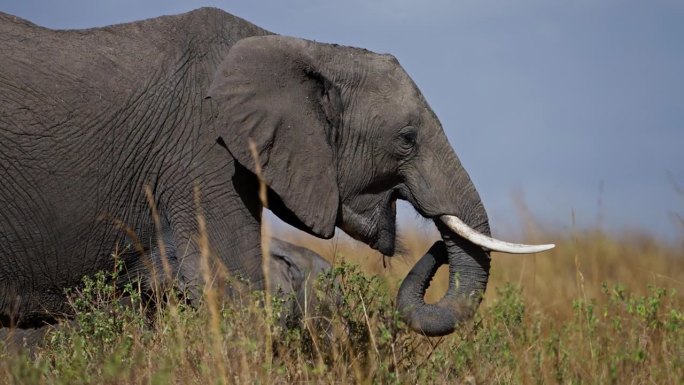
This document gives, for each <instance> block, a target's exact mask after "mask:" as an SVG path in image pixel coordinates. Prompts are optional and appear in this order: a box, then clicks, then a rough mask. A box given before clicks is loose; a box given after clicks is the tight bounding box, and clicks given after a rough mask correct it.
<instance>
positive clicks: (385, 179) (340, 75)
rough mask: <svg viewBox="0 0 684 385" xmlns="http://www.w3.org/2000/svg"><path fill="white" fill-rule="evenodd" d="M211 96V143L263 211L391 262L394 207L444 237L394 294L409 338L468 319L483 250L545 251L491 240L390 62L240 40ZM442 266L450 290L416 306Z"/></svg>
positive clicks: (438, 134) (467, 185) (439, 139)
mask: <svg viewBox="0 0 684 385" xmlns="http://www.w3.org/2000/svg"><path fill="white" fill-rule="evenodd" d="M209 97H210V98H211V99H213V100H214V101H215V103H216V104H215V106H216V108H217V112H216V114H215V125H214V129H215V130H216V133H215V134H216V136H217V137H218V138H219V143H221V144H223V145H224V146H225V147H226V148H227V150H228V151H229V152H230V154H231V155H232V157H233V158H234V159H235V160H236V161H237V162H238V163H240V164H241V165H242V166H244V167H246V168H247V169H249V170H251V171H252V172H257V168H260V170H261V174H262V177H263V179H264V181H265V182H266V184H267V185H268V191H269V207H270V209H271V210H272V211H273V212H274V213H275V214H276V215H278V216H279V217H280V218H282V219H283V220H285V221H286V222H288V223H290V224H292V225H294V226H295V227H297V228H299V229H302V230H304V231H307V232H309V233H311V234H314V235H317V236H319V237H322V238H330V237H332V236H333V234H334V228H335V227H336V226H337V227H339V228H341V229H342V230H343V231H344V232H346V233H347V234H349V235H351V236H352V237H353V238H355V239H357V240H359V241H362V242H364V243H366V244H368V245H370V246H371V247H372V248H374V249H377V250H379V251H380V252H382V253H383V254H385V255H392V254H393V253H394V250H395V214H396V212H395V202H396V200H397V199H403V200H406V201H408V202H409V203H410V204H411V205H412V206H413V207H414V208H415V210H416V211H417V212H418V213H420V215H422V216H424V217H425V218H429V219H431V220H433V221H434V222H435V224H436V225H437V228H438V229H439V231H440V233H441V235H442V239H443V240H442V241H439V242H437V243H436V244H435V245H434V246H433V247H432V248H431V249H430V250H429V251H428V253H427V254H426V255H425V256H424V257H423V258H422V259H421V260H420V261H419V262H418V263H417V264H416V266H415V267H414V268H413V270H412V271H411V272H410V273H409V276H408V277H407V279H406V280H405V282H404V284H403V285H402V287H401V289H400V292H399V296H398V306H399V310H400V312H401V314H402V316H403V318H404V320H405V321H406V322H407V323H408V325H410V327H411V328H413V329H414V330H416V331H419V332H421V333H424V334H426V335H433V336H434V335H444V334H448V333H450V332H452V331H453V330H454V328H455V325H456V324H457V323H458V322H459V321H460V320H463V319H466V318H468V317H469V316H470V315H471V314H472V312H473V311H474V310H475V309H476V307H477V305H478V304H479V301H480V299H481V296H482V293H483V292H484V290H485V288H486V284H487V279H488V275H489V263H490V256H489V251H490V250H499V251H508V252H536V251H541V250H543V249H546V248H549V247H552V246H551V245H547V246H539V247H528V246H525V245H515V244H507V243H505V242H501V241H497V240H494V239H492V238H490V237H489V234H490V230H489V222H488V219H487V214H486V212H485V209H484V206H483V205H482V202H481V200H480V197H479V195H478V193H477V191H476V190H475V187H474V186H473V184H472V182H471V180H470V177H469V176H468V173H467V172H466V171H465V169H464V168H463V167H462V166H461V163H460V161H459V159H458V157H457V156H456V153H455V152H454V150H453V149H452V148H451V146H450V145H449V142H448V140H447V137H446V135H445V134H444V131H443V130H442V126H441V124H440V122H439V120H438V119H437V117H436V116H435V114H434V113H433V111H432V110H431V109H430V107H429V105H428V103H427V102H426V100H425V99H424V97H423V96H422V94H421V93H420V91H419V90H418V88H417V87H416V85H415V84H414V82H413V81H412V80H411V78H410V77H409V76H408V74H407V73H406V72H405V71H404V69H402V67H401V66H400V65H399V62H398V61H397V60H396V59H395V58H394V57H393V56H391V55H381V54H376V53H373V52H370V51H367V50H364V49H358V48H351V47H342V46H337V45H329V44H321V43H316V42H312V41H306V40H301V39H295V38H288V37H281V36H265V37H252V38H247V39H243V40H240V41H238V42H237V43H236V44H235V45H234V46H233V47H232V48H231V50H230V51H229V53H228V55H227V56H226V57H225V58H224V59H223V62H222V63H221V65H220V66H219V69H218V70H217V72H216V74H215V76H214V79H213V81H212V84H211V87H210V90H209ZM250 145H251V146H252V147H255V148H256V152H257V154H258V156H257V159H255V157H254V156H253V153H252V151H250ZM257 163H258V164H257ZM443 263H448V264H449V268H450V277H451V279H450V286H449V290H448V292H447V294H446V295H445V296H444V298H443V299H442V300H441V301H440V302H439V303H437V304H434V305H428V304H425V302H424V300H423V295H424V292H425V290H426V288H427V286H428V285H429V281H430V280H431V278H432V275H433V274H434V272H435V271H436V269H437V267H438V266H439V265H441V264H443Z"/></svg>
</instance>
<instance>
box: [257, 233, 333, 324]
mask: <svg viewBox="0 0 684 385" xmlns="http://www.w3.org/2000/svg"><path fill="white" fill-rule="evenodd" d="M268 244H269V250H270V260H269V262H270V270H269V273H270V274H269V277H270V285H271V293H272V294H273V295H275V296H278V297H280V298H282V299H283V301H284V303H283V308H282V311H283V313H282V314H281V317H280V325H281V326H282V327H284V328H287V327H292V326H296V325H298V324H299V323H300V322H301V321H302V317H304V316H306V317H309V318H311V317H312V316H315V318H319V317H320V316H329V315H330V314H321V313H319V310H320V309H318V307H319V306H318V305H319V301H318V296H317V295H316V289H317V286H316V282H317V279H319V278H320V277H321V276H322V275H324V274H325V273H327V272H330V270H331V269H332V265H331V264H330V262H328V261H327V260H326V259H325V258H323V257H321V256H320V255H319V254H317V253H315V252H313V251H311V250H309V249H307V248H305V247H302V246H298V245H294V244H292V243H289V242H285V241H283V240H281V239H278V238H271V239H270V240H269V242H268ZM319 289H322V288H319Z"/></svg>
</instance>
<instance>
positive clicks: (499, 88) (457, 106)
mask: <svg viewBox="0 0 684 385" xmlns="http://www.w3.org/2000/svg"><path fill="white" fill-rule="evenodd" d="M200 6H216V7H219V8H222V9H224V10H225V11H227V12H230V13H233V14H235V15H237V16H240V17H243V18H245V19H247V20H249V21H251V22H253V23H255V24H257V25H259V26H261V27H263V28H266V29H268V30H270V31H273V32H276V33H280V34H284V35H291V36H298V37H303V38H308V39H313V40H318V41H324V42H332V43H339V44H346V45H354V46H360V47H364V48H368V49H370V50H373V51H377V52H388V53H392V54H394V55H395V56H396V57H397V58H398V59H399V61H400V62H401V63H402V65H403V66H404V68H405V69H406V70H407V72H408V73H409V74H410V75H411V76H412V77H413V79H414V80H415V81H416V83H417V84H418V86H419V87H420V88H421V90H422V91H423V94H424V95H425V97H426V98H427V100H428V101H429V103H430V105H431V106H432V108H433V109H434V110H435V112H436V113H437V115H438V116H439V118H440V120H441V121H442V124H443V125H444V128H445V131H446V133H447V136H448V137H449V140H450V142H451V144H452V146H453V147H454V148H455V149H456V151H457V153H458V154H459V156H460V158H461V161H462V163H463V164H464V165H465V166H466V168H467V169H468V171H469V173H470V175H471V177H472V179H473V180H474V182H475V185H476V186H477V188H478V190H479V192H480V195H481V196H482V199H483V200H484V203H485V206H486V207H487V210H488V212H489V214H490V219H491V222H492V227H493V230H494V233H495V234H498V235H507V234H515V233H516V229H517V228H518V227H519V225H520V217H521V216H520V211H521V204H520V202H521V201H522V202H524V206H526V209H525V210H526V211H527V212H529V214H531V215H532V217H533V218H535V219H536V220H538V221H539V222H540V223H542V224H544V226H549V227H553V228H559V229H570V228H572V227H573V222H574V223H576V224H575V225H574V226H576V227H584V226H596V225H601V226H602V227H603V228H604V229H606V230H608V231H614V232H619V231H622V230H625V229H647V230H649V231H651V232H652V233H654V234H656V235H657V236H659V237H662V238H665V239H674V238H675V237H678V236H682V235H684V228H683V227H682V226H681V225H679V224H678V223H677V222H676V221H674V220H673V218H672V215H673V213H679V214H680V215H684V196H682V195H681V193H678V192H677V189H676V188H675V185H679V186H680V187H684V148H683V147H684V2H681V1H657V0H651V1H617V0H616V1H608V0H605V1H604V0H573V1H567V2H548V1H535V0H521V1H516V2H511V1H507V0H495V1H475V0H470V1H448V0H433V1H418V0H415V1H409V0H399V1H389V0H346V1H321V0H308V1H305V0H274V1H260V0H249V1H246V0H244V1H228V0H225V1H189V0H185V1H178V0H155V1H142V0H114V1H109V0H98V1H92V0H74V1H61V2H58V1H54V0H21V1H14V0H13V1H9V0H0V10H1V11H3V12H7V13H11V14H14V15H17V16H20V17H23V18H26V19H29V20H31V21H33V22H35V23H37V24H40V25H43V26H47V27H52V28H84V27H94V26H101V25H106V24H112V23H119V22H126V21H133V20H137V19H142V18H148V17H154V16H159V15H165V14H175V13H181V12H185V11H188V10H191V9H194V8H198V7H200ZM573 213H574V219H573ZM402 218H404V220H409V221H410V220H411V218H412V215H411V214H406V213H404V214H402Z"/></svg>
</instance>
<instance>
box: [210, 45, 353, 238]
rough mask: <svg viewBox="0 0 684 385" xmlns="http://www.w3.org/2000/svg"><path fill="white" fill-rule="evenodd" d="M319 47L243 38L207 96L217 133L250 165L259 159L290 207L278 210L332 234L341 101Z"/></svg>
mask: <svg viewBox="0 0 684 385" xmlns="http://www.w3.org/2000/svg"><path fill="white" fill-rule="evenodd" d="M318 46H319V44H317V43H314V42H310V41H305V40H300V39H294V38H287V37H281V36H262V37H252V38H247V39H243V40H240V41H239V42H237V43H236V44H235V45H234V46H233V47H232V48H231V49H230V51H229V52H228V55H227V56H226V57H225V58H224V60H223V62H222V63H221V65H220V66H219V69H218V70H217V71H216V74H215V75H214V79H213V81H212V83H211V86H210V89H209V93H208V97H210V98H211V99H213V100H214V101H215V102H216V106H217V108H218V110H219V112H218V113H217V119H216V121H215V122H216V126H215V130H216V133H217V134H218V136H219V137H220V138H221V139H222V140H223V142H225V145H226V146H227V148H228V150H229V151H230V153H231V155H232V156H233V157H234V158H235V159H236V160H237V161H238V162H239V163H240V164H242V165H243V166H244V167H246V168H247V169H249V170H250V171H252V172H256V168H255V165H256V162H257V161H258V162H259V164H260V166H261V172H262V177H263V178H264V180H265V182H266V184H267V185H268V187H269V188H270V190H271V191H272V192H274V193H275V194H277V196H278V197H279V198H280V200H281V201H282V204H281V203H280V202H279V203H278V204H279V207H281V208H282V206H283V205H284V206H285V209H284V210H280V211H281V213H279V212H278V210H274V211H275V212H276V214H277V215H279V216H281V217H282V216H283V214H282V211H285V212H286V213H285V214H284V215H285V216H287V215H292V214H294V216H295V217H296V219H297V220H298V221H301V223H300V224H299V227H301V224H303V225H304V226H306V229H305V230H309V232H311V233H314V234H315V235H318V236H320V237H324V238H330V237H332V236H333V234H334V231H335V221H336V217H337V212H338V206H339V191H338V186H337V166H336V159H335V146H336V144H335V143H334V142H335V138H336V134H335V133H336V132H337V129H338V125H339V122H340V120H341V118H340V116H341V110H342V106H341V101H340V100H341V99H340V93H339V91H338V89H337V88H336V87H335V85H334V84H333V83H332V82H331V80H330V79H329V78H328V77H327V76H325V75H323V74H322V71H321V70H320V68H319V66H318V65H317V60H316V56H317V55H316V50H317V47H318ZM250 142H253V143H254V145H255V146H256V151H257V154H258V160H257V159H254V156H253V153H252V151H251V150H250ZM288 211H289V212H288ZM283 219H285V220H286V221H288V219H287V218H283ZM290 222H293V221H292V220H290ZM294 222H296V221H294Z"/></svg>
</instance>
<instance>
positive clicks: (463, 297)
mask: <svg viewBox="0 0 684 385" xmlns="http://www.w3.org/2000/svg"><path fill="white" fill-rule="evenodd" d="M435 223H436V224H437V228H438V229H439V231H440V233H441V235H442V240H441V241H437V242H435V244H434V245H433V246H432V247H431V248H430V249H429V250H428V252H427V253H426V254H425V255H424V256H423V257H422V258H421V259H420V260H419V261H418V262H417V263H416V264H415V266H414V267H413V268H412V269H411V271H410V272H409V274H408V275H407V277H406V278H405V279H404V281H403V282H402V284H401V287H400V288H399V294H398V295H397V305H398V308H399V312H400V314H401V317H402V319H403V320H404V322H406V323H407V324H408V325H409V327H411V329H413V330H415V331H417V332H419V333H422V334H425V335H427V336H443V335H446V334H449V333H452V332H453V331H454V330H455V329H456V326H457V325H458V324H459V323H460V322H462V321H465V320H467V319H470V318H471V317H472V316H473V314H474V313H475V310H476V309H477V306H478V305H479V304H480V302H481V300H482V296H483V294H484V291H485V289H486V286H487V281H488V278H489V267H490V257H489V253H488V252H485V251H484V250H483V249H482V248H480V247H479V246H476V245H474V244H472V243H470V242H469V241H467V240H465V239H463V238H461V237H459V236H458V235H455V234H453V233H452V232H451V231H450V230H449V229H448V228H446V226H444V225H443V224H442V223H441V222H440V221H439V220H436V221H435ZM443 264H449V288H448V289H447V292H446V294H445V295H444V297H443V298H442V299H441V300H439V302H437V303H435V304H427V303H425V299H424V296H425V291H426V290H427V288H428V287H429V285H430V281H431V280H432V277H433V276H434V275H435V273H436V272H437V269H438V268H439V267H440V266H441V265H443Z"/></svg>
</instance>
